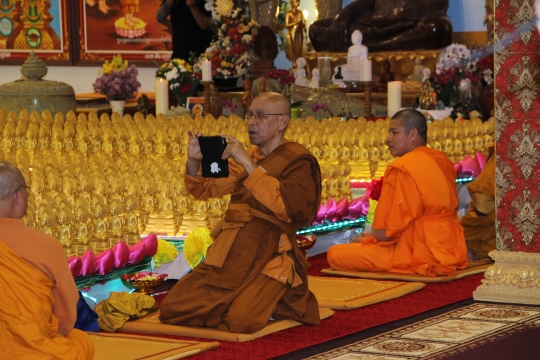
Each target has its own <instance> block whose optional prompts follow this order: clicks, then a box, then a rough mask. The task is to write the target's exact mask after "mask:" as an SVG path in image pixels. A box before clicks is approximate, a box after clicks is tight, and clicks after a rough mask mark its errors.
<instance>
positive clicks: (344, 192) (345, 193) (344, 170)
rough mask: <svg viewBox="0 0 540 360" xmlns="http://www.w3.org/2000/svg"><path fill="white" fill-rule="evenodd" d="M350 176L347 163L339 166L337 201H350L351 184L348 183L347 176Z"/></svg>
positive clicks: (349, 168)
mask: <svg viewBox="0 0 540 360" xmlns="http://www.w3.org/2000/svg"><path fill="white" fill-rule="evenodd" d="M350 174H351V167H350V166H349V164H348V163H346V162H344V163H340V164H339V178H338V188H339V199H347V200H349V201H351V200H352V192H351V183H350V181H349V175H350Z"/></svg>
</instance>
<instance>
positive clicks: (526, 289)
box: [473, 250, 540, 304]
mask: <svg viewBox="0 0 540 360" xmlns="http://www.w3.org/2000/svg"><path fill="white" fill-rule="evenodd" d="M489 256H490V257H491V258H492V259H493V260H495V264H494V265H493V266H490V267H489V268H488V269H487V270H486V272H485V274H484V280H482V285H480V286H479V287H478V288H477V289H476V291H474V292H473V297H474V299H475V300H480V301H495V302H504V303H518V304H540V254H538V253H524V252H510V251H497V250H495V251H492V252H490V253H489Z"/></svg>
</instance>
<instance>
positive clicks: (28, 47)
mask: <svg viewBox="0 0 540 360" xmlns="http://www.w3.org/2000/svg"><path fill="white" fill-rule="evenodd" d="M72 9H73V2H72V1H69V0H48V1H45V0H36V1H34V2H29V1H25V2H22V1H16V0H4V1H1V2H0V61H2V64H3V65H19V64H22V63H23V62H24V61H25V60H26V59H27V58H28V56H29V55H30V53H31V52H32V51H34V53H35V54H36V56H38V57H39V58H40V59H41V60H42V61H43V62H45V64H47V65H72V64H73V58H72V55H71V54H72V51H71V50H72V49H71V47H70V46H71V45H70V44H72V41H71V39H70V37H71V32H72V30H73V28H72V26H71V25H72V23H71V16H70V15H71V14H72Z"/></svg>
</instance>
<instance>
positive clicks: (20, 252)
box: [0, 161, 94, 360]
mask: <svg viewBox="0 0 540 360" xmlns="http://www.w3.org/2000/svg"><path fill="white" fill-rule="evenodd" d="M27 191H28V186H26V184H25V180H24V178H23V176H22V175H21V172H20V171H19V170H18V169H17V168H16V167H15V166H14V165H12V164H10V163H7V162H3V161H0V289H3V290H4V291H2V295H1V296H0V349H1V350H0V354H1V355H0V358H3V359H4V358H5V359H53V358H54V359H70V360H72V359H92V358H93V357H94V344H93V342H92V339H90V337H89V336H88V335H87V334H86V333H84V332H82V331H80V330H77V329H74V328H73V327H74V325H75V321H76V320H77V302H78V299H79V293H78V292H77V288H76V286H75V281H74V280H73V276H72V275H71V271H70V270H69V267H68V264H67V259H66V256H65V254H64V250H63V249H62V245H61V244H60V242H59V241H58V240H57V239H55V238H53V237H52V236H49V235H46V234H45V233H43V232H41V231H39V230H35V229H30V228H28V227H26V226H25V225H24V223H23V221H22V220H21V218H22V217H23V216H24V214H25V213H26V209H27V206H28V194H27Z"/></svg>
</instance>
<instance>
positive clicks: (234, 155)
mask: <svg viewBox="0 0 540 360" xmlns="http://www.w3.org/2000/svg"><path fill="white" fill-rule="evenodd" d="M290 114H291V105H290V102H289V101H288V100H287V98H285V97H284V96H283V95H281V94H277V93H272V92H266V93H263V94H261V95H259V96H258V97H256V98H255V99H254V100H253V102H252V103H251V106H250V107H249V110H248V112H247V113H246V120H247V122H248V133H249V138H250V142H251V143H252V144H253V145H255V146H253V147H251V148H249V149H247V150H246V149H244V146H243V145H242V143H241V142H239V141H238V140H237V139H235V138H233V137H232V136H229V135H222V137H223V138H226V139H227V140H228V146H227V148H226V149H225V151H224V152H223V158H224V159H227V158H229V159H230V160H229V174H230V175H229V177H227V178H217V179H214V178H202V177H201V172H200V164H201V159H202V154H201V151H200V147H199V142H198V138H199V137H200V136H201V134H200V133H198V132H191V131H188V134H189V136H190V141H189V144H188V160H187V164H186V175H185V178H184V179H185V183H186V189H187V190H188V191H189V192H190V194H191V195H193V196H194V197H195V198H197V199H203V198H212V197H218V196H221V195H223V194H224V193H231V200H230V205H229V207H228V209H227V211H226V214H225V218H224V219H223V220H221V221H220V223H218V224H217V225H216V227H215V228H214V229H213V230H212V237H213V238H214V239H215V241H214V243H213V244H212V245H211V246H210V248H209V249H208V252H207V254H206V258H205V260H204V262H202V263H200V264H199V265H198V266H197V267H195V268H194V269H193V272H191V273H190V274H188V275H187V276H185V277H184V278H182V279H181V280H180V281H178V283H177V284H176V285H175V286H174V287H173V289H172V290H171V292H170V293H169V294H168V295H167V297H166V298H165V299H164V301H163V302H162V303H161V313H160V320H161V321H162V322H163V323H167V324H178V325H189V326H206V327H217V328H220V329H223V330H227V331H231V332H236V333H254V332H256V331H259V330H261V329H262V328H264V327H265V326H266V325H267V323H268V321H269V319H270V317H272V318H273V319H293V320H296V321H299V322H301V323H304V324H309V325H316V324H319V323H320V319H319V310H318V305H317V300H316V299H315V296H314V295H313V294H312V293H311V292H310V291H309V290H308V279H307V273H306V267H305V264H304V259H303V256H302V253H301V252H300V250H299V248H298V245H297V243H296V231H297V230H298V229H299V228H301V227H304V226H306V225H308V224H309V222H310V220H311V219H312V218H313V217H314V216H315V215H316V211H317V208H318V206H319V203H320V198H321V175H320V169H319V165H318V163H317V160H316V159H315V157H314V156H313V155H312V154H311V153H310V152H309V151H308V150H307V149H306V148H304V147H303V146H302V145H300V144H298V143H295V142H290V141H287V140H286V139H285V138H284V134H285V130H286V128H287V126H288V124H289V120H290Z"/></svg>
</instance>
